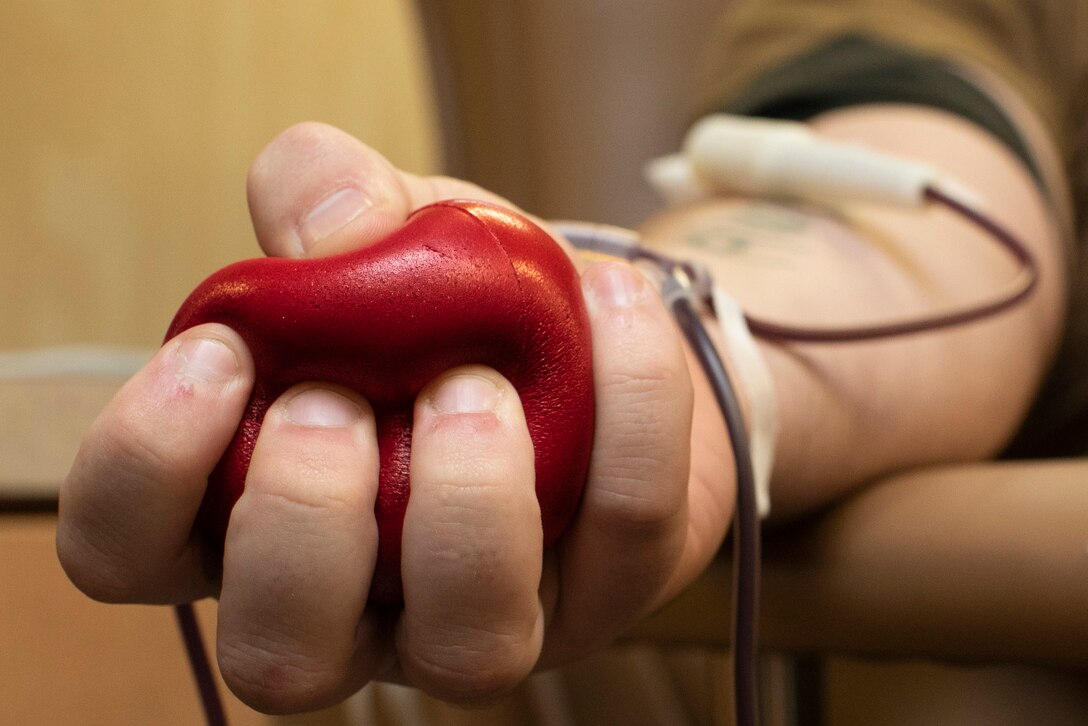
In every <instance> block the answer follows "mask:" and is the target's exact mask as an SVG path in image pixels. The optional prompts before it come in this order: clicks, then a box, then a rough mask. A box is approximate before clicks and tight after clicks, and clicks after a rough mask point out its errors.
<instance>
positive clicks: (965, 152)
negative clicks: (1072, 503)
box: [644, 107, 1064, 517]
mask: <svg viewBox="0 0 1088 726" xmlns="http://www.w3.org/2000/svg"><path fill="white" fill-rule="evenodd" d="M817 125H818V126H819V127H820V130H821V132H823V133H827V134H830V135H842V136H845V137H848V138H850V139H852V140H857V141H861V142H864V143H867V144H869V145H872V146H874V147H878V148H881V147H883V148H886V149H888V150H890V151H893V152H895V153H899V154H901V155H905V156H909V157H911V158H914V159H917V160H919V161H923V162H925V163H929V164H932V165H933V166H935V167H938V168H940V169H942V170H944V171H945V172H946V173H947V174H949V175H950V176H951V177H953V178H956V179H958V180H960V181H962V182H964V183H966V184H968V185H969V186H970V187H971V188H972V189H973V190H974V191H975V192H976V193H978V194H979V195H980V196H981V197H982V199H983V200H984V202H985V205H986V209H987V211H988V212H990V213H992V214H994V215H995V216H996V217H997V218H998V219H999V220H1001V221H1002V222H1003V223H1004V224H1006V225H1007V226H1008V227H1010V228H1011V229H1012V230H1013V231H1014V232H1016V233H1017V234H1018V235H1019V236H1020V237H1021V238H1023V239H1024V240H1025V242H1026V243H1027V244H1028V246H1029V247H1030V248H1031V249H1032V251H1033V252H1034V254H1035V255H1036V256H1037V258H1038V260H1039V262H1040V266H1041V274H1042V282H1041V285H1040V287H1039V289H1038V290H1037V291H1036V293H1035V294H1034V295H1033V296H1032V297H1031V298H1030V299H1029V300H1028V301H1027V302H1026V303H1025V304H1024V305H1022V306H1021V307H1019V308H1017V309H1016V310H1013V311H1010V312H1006V313H1003V314H1001V315H999V316H997V317H995V318H993V319H992V320H987V321H983V322H980V323H973V324H970V325H968V326H965V327H963V328H961V329H956V330H952V331H947V332H939V333H925V334H919V335H913V336H908V337H905V338H902V339H899V340H889V341H879V342H870V343H846V344H830V345H815V344H775V343H764V344H763V350H764V353H765V355H766V358H767V361H768V364H769V365H770V367H771V369H772V374H773V376H774V379H775V384H776V388H777V390H778V399H779V418H780V423H781V432H780V437H779V444H778V456H777V461H776V467H775V476H774V484H773V496H772V499H773V508H774V511H775V514H776V515H777V516H782V517H789V516H793V515H796V514H799V513H803V512H805V511H808V510H810V509H812V508H814V507H816V506H819V505H821V504H823V503H825V502H827V501H829V500H831V499H833V498H835V497H836V496H838V495H839V494H841V493H843V492H844V491H846V490H848V489H850V488H851V487H854V486H856V485H858V484H860V483H862V482H864V481H867V480H869V479H871V478H873V477H874V476H877V475H879V474H882V473H886V472H889V471H894V470H898V469H902V468H907V467H911V466H916V465H921V464H927V463H935V462H947V461H959V460H971V459H977V458H982V457H985V456H988V455H992V454H993V453H994V452H996V451H997V450H998V449H1000V447H1001V446H1002V444H1003V443H1004V442H1005V441H1006V440H1007V438H1008V437H1009V436H1010V435H1011V434H1012V433H1013V431H1014V430H1015V428H1016V426H1017V424H1018V423H1019V421H1020V419H1021V418H1022V416H1023V414H1024V412H1025V410H1026V408H1027V406H1028V405H1029V403H1030V401H1031V398H1032V396H1033V394H1034V392H1035V389H1036V387H1037V385H1038V382H1039V380H1040V378H1041V376H1042V374H1043V372H1044V371H1045V370H1046V366H1047V364H1048V362H1049V360H1050V356H1051V354H1052V351H1053V348H1054V344H1055V342H1056V340H1057V337H1058V331H1059V329H1060V321H1061V316H1062V307H1063V305H1062V301H1063V282H1064V280H1063V276H1064V271H1063V270H1062V269H1061V259H1062V251H1061V241H1060V239H1059V233H1058V227H1059V225H1058V224H1056V222H1055V221H1054V219H1053V217H1052V215H1051V214H1050V212H1049V209H1048V207H1047V204H1046V202H1045V201H1044V199H1043V196H1042V194H1041V193H1040V192H1039V191H1038V189H1037V185H1036V183H1035V182H1034V180H1033V179H1032V178H1031V177H1030V175H1029V174H1028V173H1027V172H1026V171H1025V170H1024V169H1023V168H1022V166H1021V165H1020V164H1019V163H1018V162H1017V161H1016V160H1015V159H1014V158H1013V157H1012V156H1011V155H1009V154H1008V153H1006V152H1005V150H1004V148H1003V147H1001V146H999V145H998V144H997V143H996V142H995V141H993V140H992V139H991V138H990V137H989V136H987V135H986V134H985V133H984V132H982V131H980V130H978V129H976V128H975V127H973V126H970V125H968V124H966V123H964V122H960V121H958V120H957V119H954V118H953V117H950V116H948V115H945V114H942V113H938V112H932V111H926V110H907V109H904V108H895V109H892V108H877V107H863V108H856V109H852V110H848V111H845V112H839V113H836V114H829V115H827V116H825V117H822V118H821V119H820V120H819V121H818V122H817ZM644 234H645V236H646V237H647V239H649V240H650V241H651V242H652V243H655V244H658V245H660V246H663V247H665V248H667V249H668V251H669V252H671V253H672V254H674V255H676V256H681V257H689V258H695V259H698V260H700V261H702V262H704V263H705V264H707V265H708V266H709V267H710V268H711V270H712V272H713V273H714V275H715V277H716V279H717V281H718V283H719V285H721V286H722V287H724V289H726V290H728V291H729V292H730V293H731V294H732V295H734V296H735V297H736V298H738V299H739V300H740V302H741V303H742V305H743V306H744V307H745V308H746V309H747V310H749V311H750V312H752V313H755V314H757V315H759V316H760V317H763V318H770V319H775V320H780V321H789V322H791V323H795V324H801V325H811V326H829V325H834V326H836V327H840V326H842V325H844V324H851V323H854V322H858V323H861V322H875V321H887V320H902V319H904V318H907V317H911V318H913V317H921V316H924V315H926V314H928V313H931V312H933V311H935V310H945V309H948V308H952V307H963V306H967V305H970V304H971V303H973V302H976V301H979V300H984V299H989V298H991V297H993V296H994V295H995V294H996V293H997V292H998V291H1000V290H1001V289H1003V288H1004V286H1006V285H1007V284H1008V282H1009V281H1010V280H1011V279H1012V277H1013V276H1014V274H1015V269H1014V267H1013V266H1012V265H1011V264H1010V263H1009V261H1008V260H1007V259H1006V258H1005V257H1004V256H1003V255H1002V254H1001V253H1000V252H999V251H998V250H997V249H996V247H995V246H994V245H993V244H992V242H990V241H989V240H988V239H987V238H986V236H985V235H984V234H981V233H980V232H978V231H977V230H975V229H974V228H972V227H971V226H970V225H969V224H967V223H965V222H964V221H963V220H961V219H959V218H957V217H956V216H955V215H953V214H950V213H948V212H945V211H943V210H929V209H927V210H924V211H919V210H893V209H886V208H876V207H872V206H860V205H855V206H845V207H841V208H836V209H833V210H829V209H817V208H814V207H807V208H806V207H801V206H797V205H787V204H776V203H770V202H766V201H756V200H747V199H739V198H732V199H721V200H717V201H715V202H712V203H709V204H706V205H702V206H699V207H692V208H688V209H685V210H681V211H677V212H673V213H669V214H666V215H663V216H661V217H659V218H657V219H655V220H652V221H651V222H650V223H648V224H647V225H646V226H645V228H644Z"/></svg>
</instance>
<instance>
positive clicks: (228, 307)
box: [167, 201, 593, 603]
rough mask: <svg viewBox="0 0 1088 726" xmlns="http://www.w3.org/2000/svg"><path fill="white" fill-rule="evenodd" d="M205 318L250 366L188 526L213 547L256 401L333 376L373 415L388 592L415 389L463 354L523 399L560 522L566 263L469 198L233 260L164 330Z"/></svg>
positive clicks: (568, 388) (564, 512)
mask: <svg viewBox="0 0 1088 726" xmlns="http://www.w3.org/2000/svg"><path fill="white" fill-rule="evenodd" d="M210 322H215V323H222V324H224V325H227V326H229V327H231V328H233V329H234V330H235V331H237V332H238V334H239V335H241V337H242V339H243V340H245V342H246V344H247V345H248V346H249V349H250V351H251V352H252V355H253V360H254V363H255V366H256V382H255V384H254V388H253V394H252V396H251V398H250V400H249V404H248V406H247V408H246V411H245V415H244V417H243V419H242V422H241V425H240V426H239V428H238V431H237V432H236V434H235V436H234V439H233V440H232V441H231V443H230V446H229V447H228V449H227V451H226V453H225V454H224V455H223V458H222V459H221V460H220V462H219V464H218V466H217V467H216V469H215V471H214V472H213V473H212V475H211V477H210V479H209V482H208V490H207V493H206V495H205V497H204V502H203V505H202V507H201V511H200V515H199V520H198V526H199V527H201V528H202V529H203V530H204V531H205V532H206V533H207V535H208V536H209V537H210V538H211V539H212V541H214V542H215V543H217V544H218V545H219V546H220V547H221V546H222V543H223V539H224V537H225V534H226V529H227V522H228V520H229V518H230V512H231V509H232V508H233V507H234V504H235V502H237V501H238V497H239V496H240V495H241V493H242V490H243V489H244V488H245V481H246V472H247V470H248V468H249V461H250V457H251V455H252V453H253V446H254V443H255V442H256V439H257V435H258V433H259V431H260V428H261V421H262V420H263V418H264V415H265V412H266V411H267V410H268V407H269V406H270V405H271V404H272V402H273V401H275V400H276V399H277V398H278V397H279V396H280V395H281V394H282V393H283V392H284V391H286V390H287V389H288V388H290V387H291V386H293V385H296V384H298V383H303V382H308V381H322V382H326V383H332V384H337V385H341V386H344V387H346V388H349V389H352V390H354V391H356V392H357V393H358V394H359V395H360V396H362V397H363V398H365V399H366V400H367V401H368V402H369V403H370V405H371V406H372V407H373V409H374V412H375V415H376V417H377V425H378V447H379V452H380V461H381V473H380V478H379V489H378V498H377V504H376V506H375V515H376V517H377V522H378V533H379V542H378V561H377V566H376V570H375V574H374V580H373V584H372V587H371V598H372V599H373V600H375V601H377V602H385V603H396V602H399V601H400V599H401V583H400V551H401V542H400V540H401V529H402V525H403V520H404V510H405V507H406V505H407V502H408V497H409V496H410V490H411V485H410V482H409V476H408V471H409V467H408V461H409V456H410V450H411V432H412V410H413V406H414V403H415V398H416V396H417V394H418V393H419V392H420V390H421V389H422V388H423V387H424V386H425V385H426V384H427V383H428V382H429V381H431V380H432V379H433V378H435V377H437V376H438V375H439V374H441V373H443V372H444V371H446V370H448V369H450V368H453V367H455V366H459V365H464V364H472V363H475V364H482V365H486V366H490V367H492V368H495V369H496V370H498V371H499V372H500V373H502V374H503V375H504V376H505V377H506V378H507V379H508V380H509V381H510V382H511V383H512V384H513V386H514V388H515V389H516V390H517V392H518V394H519V396H520V398H521V403H522V407H523V409H524V411H525V417H526V420H527V422H528V426H529V434H530V436H531V437H532V441H533V446H534V450H535V456H536V493H537V498H538V500H539V501H540V510H541V519H542V524H543V529H544V543H545V546H547V545H549V544H551V543H552V542H554V541H555V540H556V539H557V538H558V537H559V535H560V534H561V533H562V532H563V530H564V529H565V528H566V527H567V525H568V524H569V523H570V521H571V519H572V518H573V516H574V513H575V510H576V508H577V506H578V501H579V498H580V497H581V492H582V487H583V485H584V482H585V478H586V470H587V468H588V462H589V454H590V448H591V445H592V437H593V378H592V360H591V350H590V332H589V321H588V318H587V315H586V311H585V307H584V304H583V301H582V293H581V288H580V286H579V282H578V275H577V272H576V271H575V269H574V267H573V265H572V264H571V262H570V259H569V258H568V257H567V255H566V253H565V252H564V251H563V250H562V248H561V247H559V245H557V244H556V242H555V241H554V240H553V239H552V238H551V237H550V236H549V235H548V234H547V233H545V232H544V231H543V230H541V229H540V228H539V227H537V226H536V225H534V224H533V223H532V222H530V221H529V220H527V219H525V218H524V217H522V216H520V215H518V214H515V213H513V212H511V211H509V210H506V209H503V208H500V207H496V206H492V205H487V204H483V203H479V202H471V201H447V202H440V203H437V204H433V205H430V206H428V207H424V208H423V209H420V210H419V211H417V212H415V213H414V214H413V215H412V216H411V217H410V218H409V219H408V221H407V222H406V223H405V225H404V226H403V227H401V228H400V229H398V230H397V231H396V232H394V233H393V234H391V235H389V236H388V237H386V238H385V239H383V240H381V241H379V242H376V243H374V244H371V245H368V246H366V247H362V248H360V249H358V250H355V251H353V252H349V253H347V254H343V255H339V256H336V257H326V258H319V259H303V260H289V259H278V258H264V259H254V260H247V261H244V262H239V263H237V264H234V265H231V266H229V267H226V268H224V269H223V270H220V271H219V272H217V273H216V274H214V275H212V276H211V277H210V278H208V279H207V280H205V281H204V282H203V283H202V284H201V285H200V286H199V287H198V288H197V289H196V290H195V291H193V293H192V294H191V295H190V296H189V298H188V299H187V300H186V301H185V303H184V304H183V305H182V307H181V309H180V310H179V311H178V313H177V315H176V316H175V318H174V321H173V323H171V325H170V329H169V331H168V332H167V339H169V338H172V337H173V336H175V335H177V334H178V333H180V332H181V331H183V330H186V329H187V328H191V327H193V326H194V325H199V324H201V323H210Z"/></svg>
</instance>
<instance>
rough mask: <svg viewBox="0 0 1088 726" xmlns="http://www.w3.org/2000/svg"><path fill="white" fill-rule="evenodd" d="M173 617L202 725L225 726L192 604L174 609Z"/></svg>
mask: <svg viewBox="0 0 1088 726" xmlns="http://www.w3.org/2000/svg"><path fill="white" fill-rule="evenodd" d="M174 614H175V615H176V616H177V620H178V629H179V630H180V631H181V639H182V641H183V642H184V643H185V652H186V654H188V656H189V667H190V668H192V670H193V678H194V680H196V687H197V691H198V692H199V693H200V704H201V706H202V708H203V709H204V721H205V722H206V723H207V724H208V726H226V724H227V717H226V714H225V713H224V711H223V702H222V701H221V700H220V698H219V688H218V686H217V685H216V682H215V675H214V674H213V672H212V667H211V662H210V661H209V660H208V653H207V651H206V650H205V648H204V639H203V638H202V637H201V636H200V625H199V624H198V623H197V619H196V611H195V610H194V609H193V604H192V603H182V604H181V605H175V606H174Z"/></svg>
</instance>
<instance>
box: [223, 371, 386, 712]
mask: <svg viewBox="0 0 1088 726" xmlns="http://www.w3.org/2000/svg"><path fill="white" fill-rule="evenodd" d="M377 488H378V453H377V441H376V435H375V427H374V417H373V414H372V413H371V411H370V409H369V407H368V406H367V405H366V404H365V403H364V402H362V401H360V400H357V399H355V398H354V397H349V395H347V394H345V393H344V392H342V391H340V390H338V389H337V390H334V389H330V388H322V387H315V386H301V387H296V388H293V389H291V390H289V391H288V392H287V393H285V394H284V395H283V396H282V397H281V398H280V399H279V400H278V401H277V402H276V403H275V404H273V406H272V407H271V408H270V409H269V411H268V413H267V414H266V416H265V419H264V422H263V423H262V426H261V433H260V434H259V435H258V438H257V443H256V446H255V447H254V451H253V458H252V461H251V463H250V468H249V473H248V475H247V477H246V488H245V491H244V492H243V493H242V496H241V497H240V498H239V500H238V503H237V504H236V505H235V508H234V511H233V513H232V514H231V520H230V524H229V525H228V527H227V539H226V544H225V547H224V551H225V554H224V558H223V589H222V594H221V595H220V603H219V639H218V650H219V663H220V669H221V670H222V672H223V677H224V679H225V680H226V682H227V684H228V685H229V686H230V687H231V689H232V690H233V691H234V692H235V693H236V694H237V695H238V696H239V697H240V698H241V699H242V700H243V701H245V702H246V703H248V704H249V705H251V706H253V707H254V708H257V709H258V710H261V711H265V712H269V713H288V712H297V711H301V710H311V709H315V708H319V707H323V706H327V705H330V704H333V703H336V702H338V701H340V700H342V699H343V698H346V697H347V696H348V695H349V694H350V693H352V692H354V691H355V690H357V689H358V688H360V687H362V685H363V684H364V683H365V682H366V681H367V680H369V678H370V677H371V675H372V673H373V670H374V669H375V668H377V667H378V666H379V665H380V664H379V663H378V660H379V659H378V656H377V653H378V652H379V649H380V643H379V642H378V639H377V637H376V635H375V634H374V633H375V624H374V623H373V622H370V621H364V619H363V610H364V608H365V605H366V597H367V591H368V589H369V587H370V579H371V577H372V575H373V571H374V562H375V557H376V554H377V544H378V531H377V525H376V523H375V520H374V501H375V497H376V493H377Z"/></svg>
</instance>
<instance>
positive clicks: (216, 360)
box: [177, 338, 238, 383]
mask: <svg viewBox="0 0 1088 726" xmlns="http://www.w3.org/2000/svg"><path fill="white" fill-rule="evenodd" d="M177 356H178V359H179V361H180V366H179V373H180V375H182V376H184V377H185V378H189V379H191V380H197V381H206V382H208V383H223V382H225V381H228V380H230V379H231V378H232V377H234V376H235V375H237V373H238V356H236V355H235V354H234V351H233V350H231V349H230V347H229V346H228V345H227V344H226V343H224V342H223V341H221V340H216V339H214V338H191V339H189V340H186V341H184V342H183V343H182V344H181V345H180V346H179V347H178V351H177Z"/></svg>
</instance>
